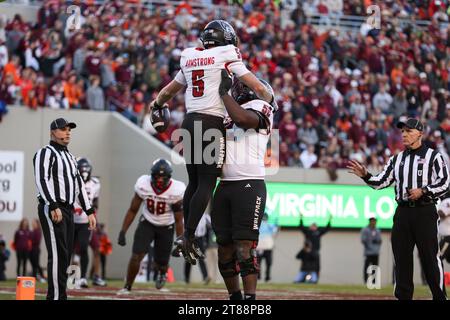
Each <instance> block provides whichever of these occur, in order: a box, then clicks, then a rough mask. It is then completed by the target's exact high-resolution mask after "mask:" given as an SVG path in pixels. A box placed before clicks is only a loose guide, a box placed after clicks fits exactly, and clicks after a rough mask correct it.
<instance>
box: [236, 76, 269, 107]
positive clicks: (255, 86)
mask: <svg viewBox="0 0 450 320" xmlns="http://www.w3.org/2000/svg"><path fill="white" fill-rule="evenodd" d="M238 79H239V80H240V81H242V82H243V83H244V84H245V85H246V86H247V87H249V88H251V89H252V90H253V91H254V92H255V93H256V95H257V96H258V98H260V99H261V100H264V101H267V102H268V103H270V104H272V103H274V99H275V97H274V96H273V95H272V93H270V92H269V91H268V90H267V88H266V87H265V86H264V85H263V84H262V83H261V81H259V80H258V78H257V77H256V76H255V75H254V74H253V73H252V72H248V73H246V74H244V75H243V76H241V77H238Z"/></svg>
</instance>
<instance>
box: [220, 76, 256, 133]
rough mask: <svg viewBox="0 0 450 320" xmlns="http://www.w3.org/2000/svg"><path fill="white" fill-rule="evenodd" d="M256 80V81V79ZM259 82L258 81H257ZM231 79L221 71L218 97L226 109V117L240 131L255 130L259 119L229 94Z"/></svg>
mask: <svg viewBox="0 0 450 320" xmlns="http://www.w3.org/2000/svg"><path fill="white" fill-rule="evenodd" d="M256 80H258V79H256ZM258 82H259V80H258ZM231 85H232V79H231V77H230V75H229V74H228V72H227V71H226V70H222V80H221V82H220V86H219V95H220V97H221V98H222V101H223V104H224V105H225V108H226V109H227V112H228V115H229V116H230V117H231V119H232V120H233V121H234V122H235V123H236V125H237V126H238V127H240V128H242V129H256V128H258V127H259V124H260V117H259V116H258V114H256V112H254V111H251V110H246V109H244V108H242V107H241V106H240V105H239V104H238V103H237V102H236V101H235V100H234V99H233V98H232V97H231V96H230V95H229V94H228V91H229V90H230V88H231Z"/></svg>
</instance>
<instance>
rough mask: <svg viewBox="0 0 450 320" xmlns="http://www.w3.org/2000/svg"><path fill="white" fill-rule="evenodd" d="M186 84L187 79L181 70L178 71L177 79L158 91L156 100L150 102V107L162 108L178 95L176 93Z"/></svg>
mask: <svg viewBox="0 0 450 320" xmlns="http://www.w3.org/2000/svg"><path fill="white" fill-rule="evenodd" d="M185 86H186V80H185V79H184V75H183V73H182V72H181V71H178V73H177V75H176V76H175V79H173V80H172V81H170V83H169V84H168V85H166V86H165V87H164V88H162V90H161V91H160V92H159V93H158V96H157V97H156V99H155V100H153V101H152V102H151V103H150V108H151V109H153V108H154V107H156V108H161V107H162V106H164V104H165V103H166V102H167V101H169V100H170V99H172V98H173V97H175V96H176V94H177V93H178V92H179V91H180V90H181V89H183V88H184V87H185Z"/></svg>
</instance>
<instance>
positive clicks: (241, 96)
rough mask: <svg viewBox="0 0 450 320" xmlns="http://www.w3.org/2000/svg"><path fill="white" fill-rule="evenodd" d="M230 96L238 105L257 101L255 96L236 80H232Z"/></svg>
mask: <svg viewBox="0 0 450 320" xmlns="http://www.w3.org/2000/svg"><path fill="white" fill-rule="evenodd" d="M231 96H232V97H233V99H234V100H236V102H237V103H239V104H244V103H246V102H249V101H251V100H255V99H258V97H257V96H256V94H255V93H254V92H253V91H252V90H251V89H250V88H249V87H247V86H246V85H245V84H244V83H242V82H241V81H239V80H238V79H235V80H234V83H233V86H232V87H231Z"/></svg>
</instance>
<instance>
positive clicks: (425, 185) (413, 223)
mask: <svg viewBox="0 0 450 320" xmlns="http://www.w3.org/2000/svg"><path fill="white" fill-rule="evenodd" d="M397 127H398V128H399V129H401V130H402V139H403V145H404V146H405V150H404V151H402V152H400V153H399V154H397V155H394V156H392V157H391V158H390V159H389V161H388V163H387V165H386V166H385V167H384V170H383V172H381V173H380V174H378V175H375V176H372V175H371V174H370V173H369V172H368V171H367V169H366V168H365V167H364V166H362V165H361V164H359V163H358V162H356V161H350V163H349V165H348V166H347V168H348V169H350V172H351V173H354V174H356V175H357V176H359V177H361V178H363V180H364V181H365V182H366V183H367V184H368V185H369V186H371V187H372V188H374V189H382V188H386V187H388V186H389V185H391V184H392V183H393V182H394V181H395V199H396V201H397V203H398V207H397V209H396V211H395V215H394V225H393V227H392V234H391V242H392V251H393V253H394V265H395V292H394V294H395V297H396V298H397V299H400V300H411V299H412V297H413V292H414V284H413V250H414V246H415V245H416V246H417V249H418V251H419V256H420V259H421V263H422V266H423V269H424V272H425V276H426V279H427V282H428V285H429V287H430V290H431V293H432V294H433V299H434V300H445V299H446V292H445V286H444V271H443V265H442V262H441V259H440V255H439V244H438V222H439V216H438V214H437V210H436V201H437V200H438V198H439V197H441V196H443V195H444V194H445V193H446V192H447V191H448V188H449V181H450V180H449V174H448V168H447V167H446V165H445V162H444V159H443V157H442V155H441V154H440V153H438V152H437V151H436V150H433V149H431V148H428V147H426V146H425V145H423V144H422V135H423V124H422V123H421V122H420V121H419V120H416V119H412V118H409V119H407V120H406V121H405V122H399V123H398V124H397Z"/></svg>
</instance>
